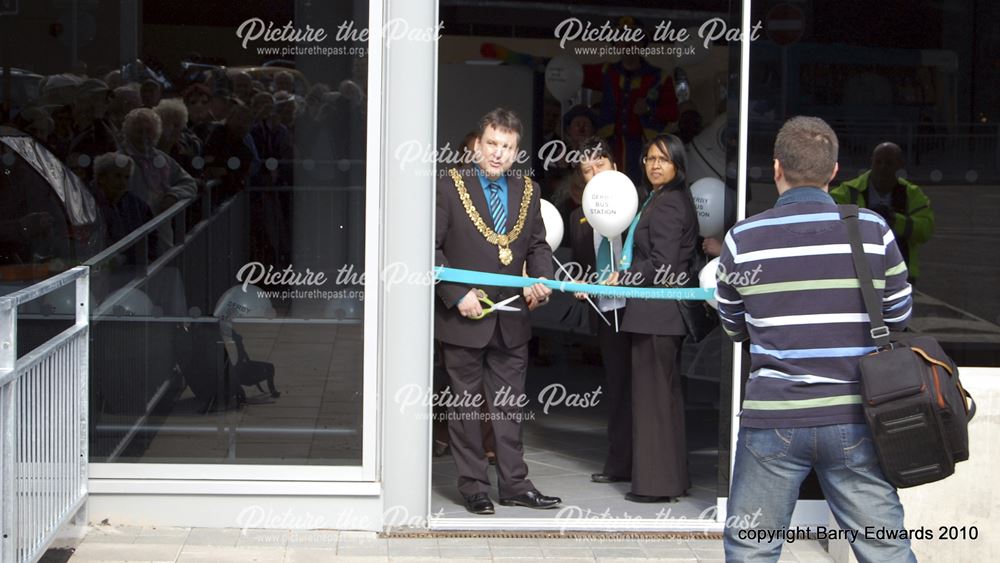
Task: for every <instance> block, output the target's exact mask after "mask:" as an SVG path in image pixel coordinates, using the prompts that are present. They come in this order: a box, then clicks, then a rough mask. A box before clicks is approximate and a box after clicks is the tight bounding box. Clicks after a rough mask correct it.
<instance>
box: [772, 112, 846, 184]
mask: <svg viewBox="0 0 1000 563" xmlns="http://www.w3.org/2000/svg"><path fill="white" fill-rule="evenodd" d="M838 148H839V147H838V141H837V134H836V133H834V132H833V129H832V128H831V127H830V125H829V124H827V122H825V121H823V120H822V119H820V118H818V117H808V116H801V115H800V116H796V117H793V118H791V119H789V120H788V121H786V122H785V124H784V125H782V126H781V129H780V130H779V131H778V137H777V138H776V139H775V140H774V159H775V160H777V161H778V162H779V163H781V168H782V170H784V173H785V179H786V180H787V181H788V183H789V184H791V185H792V187H796V186H804V185H812V186H825V185H827V184H829V183H830V180H831V179H832V176H833V169H834V167H835V166H836V165H837V151H838Z"/></svg>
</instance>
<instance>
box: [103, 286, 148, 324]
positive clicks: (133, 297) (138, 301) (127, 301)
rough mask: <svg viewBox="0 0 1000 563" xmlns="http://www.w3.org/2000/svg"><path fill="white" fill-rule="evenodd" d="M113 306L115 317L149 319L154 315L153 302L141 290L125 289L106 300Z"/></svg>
mask: <svg viewBox="0 0 1000 563" xmlns="http://www.w3.org/2000/svg"><path fill="white" fill-rule="evenodd" d="M104 302H105V303H110V304H111V309H110V314H111V316H113V317H149V316H151V315H153V313H154V307H153V302H152V300H150V299H149V296H148V295H146V294H145V293H144V292H143V291H142V290H141V289H137V288H131V289H129V288H127V287H123V288H121V289H119V290H118V291H115V292H114V293H112V294H111V295H109V296H108V298H107V299H105V300H104Z"/></svg>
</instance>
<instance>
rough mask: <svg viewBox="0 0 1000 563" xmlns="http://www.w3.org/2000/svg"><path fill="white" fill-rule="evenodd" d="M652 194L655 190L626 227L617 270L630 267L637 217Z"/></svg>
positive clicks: (640, 215)
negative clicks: (626, 231) (626, 232)
mask: <svg viewBox="0 0 1000 563" xmlns="http://www.w3.org/2000/svg"><path fill="white" fill-rule="evenodd" d="M654 195H656V192H653V193H651V194H649V196H648V197H646V201H644V202H643V203H642V207H640V208H639V212H638V213H636V214H635V218H634V219H632V224H631V225H629V227H628V235H627V236H626V237H625V243H624V244H622V257H621V260H619V261H618V269H619V270H622V271H624V270H628V269H629V268H631V267H632V247H633V246H635V228H636V227H637V226H638V225H639V217H642V212H643V211H645V210H646V206H647V205H649V202H650V201H652V199H653V196H654Z"/></svg>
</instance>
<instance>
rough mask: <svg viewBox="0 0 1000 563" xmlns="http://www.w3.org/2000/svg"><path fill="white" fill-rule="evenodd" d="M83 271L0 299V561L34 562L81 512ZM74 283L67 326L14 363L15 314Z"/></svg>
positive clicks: (85, 458)
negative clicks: (72, 315) (71, 318)
mask: <svg viewBox="0 0 1000 563" xmlns="http://www.w3.org/2000/svg"><path fill="white" fill-rule="evenodd" d="M89 282H90V269H89V268H88V267H86V266H78V267H76V268H73V269H72V270H68V271H66V272H63V273H62V274H59V275H57V276H54V277H52V278H50V279H47V280H44V281H41V282H39V283H37V284H34V285H32V286H30V287H27V288H25V289H22V290H20V291H17V292H14V293H12V294H10V295H5V296H3V297H0V560H2V561H11V562H18V563H20V562H33V561H37V560H38V559H39V558H40V557H41V556H42V555H43V554H44V553H45V550H46V549H47V548H48V546H49V544H51V543H52V541H53V540H54V539H55V536H56V534H57V533H58V532H59V529H60V528H61V527H62V526H63V525H65V524H66V523H67V522H69V521H70V520H71V519H72V518H74V516H76V515H77V514H78V512H79V511H80V510H81V509H82V508H83V507H84V505H85V503H86V500H87V464H88V462H89V451H88V436H87V428H88V424H89V418H88V416H89V412H88V396H89V395H88V394H89V391H88V385H89V377H90V373H89V367H88V361H89V359H88V358H89V356H88V353H89V352H88V345H89V335H90V332H89V329H90V325H89V318H88V317H89V309H90V289H89ZM70 283H75V285H76V300H75V301H74V303H76V304H77V306H76V307H75V322H74V324H73V325H72V326H71V327H69V328H67V329H66V330H63V331H62V332H60V333H59V334H58V335H56V336H54V337H52V338H50V339H49V340H47V341H46V342H44V343H43V344H41V345H39V346H37V347H36V348H35V349H34V350H32V351H30V352H29V353H27V354H25V355H24V356H23V357H21V358H18V357H17V308H18V306H19V305H20V304H22V303H26V302H28V301H31V300H33V299H37V298H39V297H43V296H45V295H48V294H50V293H52V292H54V291H57V290H58V289H59V288H62V287H64V286H67V285H69V284H70Z"/></svg>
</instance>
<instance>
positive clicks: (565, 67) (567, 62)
mask: <svg viewBox="0 0 1000 563" xmlns="http://www.w3.org/2000/svg"><path fill="white" fill-rule="evenodd" d="M545 86H546V87H547V88H548V89H549V92H551V93H552V96H553V97H554V98H555V99H557V100H559V101H560V102H565V101H566V100H568V99H570V98H571V97H573V94H576V92H577V91H578V90H579V89H580V87H581V86H583V66H582V65H580V63H579V62H578V61H577V60H576V59H574V58H573V57H567V56H565V55H560V56H558V57H555V58H553V59H552V60H550V61H549V64H547V65H545Z"/></svg>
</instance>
